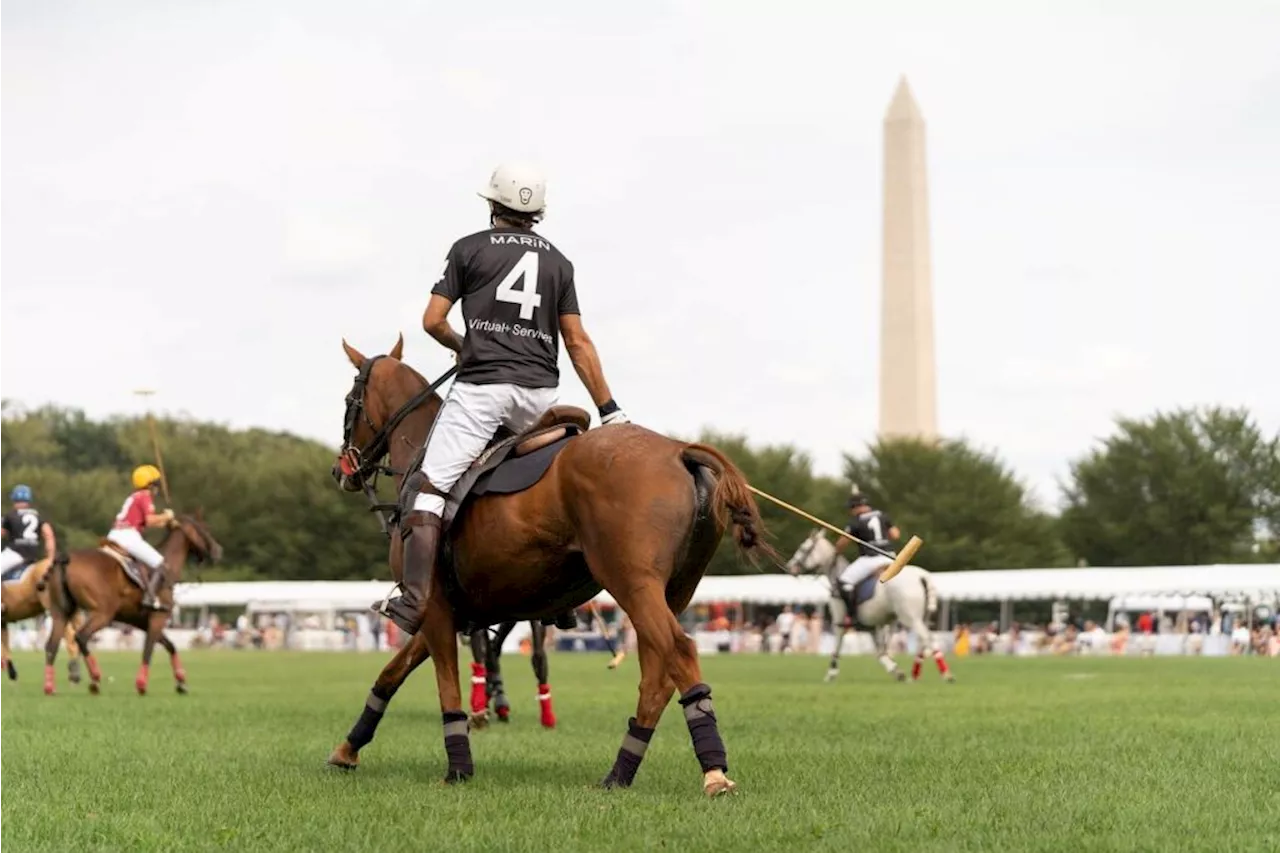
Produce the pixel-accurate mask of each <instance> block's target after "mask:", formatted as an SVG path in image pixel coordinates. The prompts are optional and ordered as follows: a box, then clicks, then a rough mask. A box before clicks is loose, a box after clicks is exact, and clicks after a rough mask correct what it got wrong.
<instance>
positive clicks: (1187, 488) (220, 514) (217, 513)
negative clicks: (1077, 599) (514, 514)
mask: <svg viewBox="0 0 1280 853" xmlns="http://www.w3.org/2000/svg"><path fill="white" fill-rule="evenodd" d="M156 428H157V432H158V435H159V442H160V446H161V452H162V453H163V457H164V467H165V471H166V475H167V478H168V481H169V487H170V491H171V493H172V496H173V500H174V504H175V506H174V509H175V510H177V511H179V512H189V511H194V510H195V509H197V508H201V509H202V510H203V512H204V515H205V518H206V520H207V521H208V522H209V524H210V526H211V527H212V529H213V531H214V533H215V535H217V536H218V538H219V540H220V541H221V542H222V544H223V546H224V548H225V554H226V556H225V560H224V564H223V565H220V566H219V567H216V568H213V569H205V570H203V571H202V573H201V577H202V578H203V579H205V580H215V579H221V580H229V579H245V580H249V579H289V580H294V579H298V580H300V579H316V580H347V579H362V578H379V579H385V578H388V577H390V572H389V569H388V568H387V565H386V555H387V543H386V539H385V538H384V537H383V536H382V535H381V534H380V533H379V529H378V524H377V519H376V517H375V516H373V515H372V514H371V513H370V512H369V511H368V507H367V503H366V501H365V499H364V497H363V496H362V495H358V494H349V493H345V492H342V491H340V490H339V489H338V488H337V486H336V484H335V483H334V481H333V480H332V478H331V477H330V474H329V470H330V466H331V465H332V464H333V460H334V451H335V449H334V448H331V447H327V446H325V445H323V444H321V443H320V442H316V441H312V440H309V439H305V438H300V437H298V436H294V435H290V434H287V433H281V432H271V431H267V430H261V429H248V430H232V429H228V428H226V427H223V426H220V425H217V424H211V423H201V422H194V421H188V420H176V419H161V420H158V421H157V422H156ZM0 430H2V433H3V434H2V436H0V452H2V454H3V488H4V496H5V497H6V498H7V497H8V493H9V490H10V489H11V488H12V487H13V485H14V484H16V483H20V482H21V483H27V484H28V485H30V486H32V487H33V488H34V489H35V492H36V505H37V506H38V507H40V508H41V510H42V511H43V512H44V513H45V514H46V515H47V517H48V518H49V520H50V521H51V522H52V523H53V524H54V525H55V528H56V530H57V532H58V537H59V541H60V543H61V544H62V546H63V547H66V548H78V547H91V546H93V545H95V544H96V543H97V541H98V539H99V538H101V537H102V536H104V535H105V534H106V532H107V530H109V529H110V526H111V522H112V519H113V518H114V516H115V514H116V512H117V511H118V510H119V508H120V504H121V502H122V501H123V500H124V497H125V495H127V494H128V492H129V473H130V472H131V471H132V469H133V467H134V466H135V465H138V464H140V463H142V462H154V459H153V458H152V457H153V453H152V449H151V440H150V435H149V432H148V428H147V424H146V421H145V420H144V419H139V418H126V417H116V418H111V419H108V420H103V421H98V420H93V419H90V418H88V417H86V416H85V414H84V413H83V412H82V411H80V410H77V409H70V408H62V407H54V406H47V407H43V408H40V409H35V410H30V411H27V410H24V409H22V408H21V407H19V406H17V405H15V404H13V403H11V402H9V401H5V403H4V406H3V421H2V426H0ZM697 440H699V441H705V442H710V443H712V444H715V445H716V446H718V447H720V448H721V449H722V450H724V451H725V453H726V454H727V455H728V456H729V457H730V458H732V459H733V460H734V461H735V462H736V463H737V464H738V465H739V466H740V467H741V468H742V469H743V472H744V473H745V474H746V476H747V478H748V480H750V481H751V483H753V484H754V485H756V486H757V487H759V488H761V489H763V490H764V491H766V492H769V493H771V494H774V495H777V496H778V497H780V498H782V499H784V500H787V501H788V502H790V503H793V504H797V505H799V506H802V507H804V508H806V509H808V510H809V511H810V512H812V513H813V514H815V515H817V516H819V517H821V518H824V519H826V520H828V521H831V522H833V523H842V521H843V519H844V518H845V517H846V509H845V501H846V499H847V497H848V495H849V491H850V487H851V484H854V483H856V484H857V485H858V486H859V488H860V489H861V490H862V491H863V492H864V493H866V494H867V495H868V496H869V498H870V499H871V502H872V503H873V504H874V505H875V506H877V507H879V508H882V509H885V510H886V511H888V512H889V514H890V515H891V517H892V518H893V520H894V521H895V523H897V524H898V526H899V527H900V528H902V531H903V536H904V538H906V537H909V536H910V535H912V534H915V535H918V536H920V537H921V538H922V539H924V540H925V542H926V543H927V545H926V549H925V550H924V551H922V552H921V555H920V557H919V558H917V562H919V563H920V564H921V565H923V566H925V567H926V568H928V569H930V570H932V571H955V570H967V569H999V568H1022V567H1054V566H1074V565H1078V564H1082V563H1084V564H1089V565H1102V566H1126V565H1188V564H1198V563H1215V562H1222V563H1230V562H1255V561H1264V562H1265V561H1280V543H1278V542H1277V535H1280V436H1270V437H1269V436H1266V435H1264V434H1263V432H1262V431H1261V430H1260V429H1259V427H1258V425H1257V424H1256V422H1255V421H1254V419H1253V418H1252V417H1251V416H1250V415H1249V413H1248V412H1247V411H1245V410H1242V409H1223V408H1208V409H1181V410H1177V411H1173V412H1167V413H1157V414H1155V415H1153V416H1151V417H1148V418H1145V419H1137V420H1130V419H1120V420H1118V421H1117V422H1116V424H1115V428H1114V431H1113V433H1112V434H1111V435H1109V436H1107V437H1106V438H1104V439H1102V440H1101V441H1100V442H1098V443H1097V445H1096V446H1094V447H1092V448H1090V449H1088V450H1087V451H1086V452H1085V453H1083V454H1082V455H1081V456H1079V457H1078V458H1076V459H1075V460H1073V461H1072V462H1071V464H1070V466H1069V473H1068V476H1067V479H1066V481H1065V482H1064V483H1062V484H1061V489H1062V509H1061V511H1060V512H1059V513H1056V514H1055V513H1050V512H1046V511H1044V510H1043V509H1041V508H1039V507H1037V506H1036V505H1035V503H1034V502H1033V501H1032V499H1031V497H1030V493H1029V490H1028V489H1027V487H1026V486H1025V485H1024V484H1023V482H1022V481H1021V480H1019V478H1018V477H1017V475H1016V474H1015V472H1014V471H1012V470H1011V469H1010V468H1009V467H1008V466H1007V465H1006V464H1005V463H1004V462H1003V461H1002V460H1001V459H1000V458H999V456H998V454H997V453H995V452H994V451H991V450H987V449H984V448H981V447H977V446H975V445H974V444H972V443H970V442H968V441H965V440H962V439H943V440H940V441H938V442H933V443H925V442H919V441H911V440H882V441H877V442H874V443H872V444H871V445H869V446H868V447H867V448H866V449H865V450H863V451H862V452H859V453H848V454H846V455H845V457H844V471H843V474H844V476H843V477H841V478H833V477H826V476H821V475H818V474H815V473H814V471H813V465H812V461H811V459H810V457H809V456H808V455H807V454H805V453H804V452H803V451H802V450H800V449H799V448H796V447H794V446H791V445H766V446H756V445H753V444H751V443H749V441H748V440H747V438H746V437H745V436H741V435H729V434H722V433H718V432H715V431H704V432H703V433H702V434H701V435H699V436H697ZM384 497H386V498H389V497H390V495H389V493H387V494H386V495H384ZM761 511H762V513H763V515H764V520H765V523H766V525H767V527H768V529H769V530H770V533H771V538H772V540H773V541H774V543H775V545H776V546H777V548H778V550H779V551H781V552H782V553H783V554H784V555H790V553H791V552H792V551H794V549H795V548H796V547H797V546H798V545H799V543H800V542H801V541H802V540H803V539H804V537H805V536H806V535H808V533H809V531H810V530H811V528H812V525H811V524H810V523H809V522H808V521H805V520H804V519H800V518H797V517H795V516H793V515H791V514H790V513H787V512H785V511H783V510H781V509H779V508H777V507H775V506H773V505H772V504H769V503H768V502H761ZM150 535H155V534H150ZM765 570H766V571H768V570H776V569H771V568H769V567H765ZM749 571H753V569H751V568H750V567H749V566H747V565H746V564H744V563H743V562H742V561H741V560H740V559H739V558H738V556H737V555H736V553H735V552H734V551H733V549H732V548H730V547H729V546H728V544H727V540H726V543H725V544H723V545H722V547H721V548H720V550H719V551H718V552H717V553H716V555H715V558H714V560H713V562H712V564H711V566H710V568H709V572H710V573H712V574H740V573H744V572H749Z"/></svg>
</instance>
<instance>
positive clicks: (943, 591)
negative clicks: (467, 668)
mask: <svg viewBox="0 0 1280 853" xmlns="http://www.w3.org/2000/svg"><path fill="white" fill-rule="evenodd" d="M933 579H934V583H935V584H936V586H937V588H938V595H939V597H940V598H942V599H945V600H949V601H1027V600H1031V599H1040V600H1068V601H1070V600H1109V599H1112V598H1115V597H1117V596H1132V595H1148V596H1153V595H1180V596H1189V595H1196V596H1210V597H1213V598H1236V597H1241V598H1249V599H1252V600H1255V601H1272V600H1277V599H1280V565H1248V564H1244V565H1213V566H1152V567H1143V568H1123V569H1099V568H1087V569H1008V570H991V571H980V572H939V573H935V574H934V575H933ZM390 590H391V584H390V582H388V581H259V582H230V583H183V584H179V585H178V588H177V589H176V590H175V595H176V598H177V602H178V605H179V606H180V607H184V608H200V607H247V606H249V605H253V608H254V609H255V610H270V609H272V608H273V607H275V608H278V609H280V610H292V609H296V608H297V605H298V603H299V602H305V603H306V604H307V605H308V607H311V608H315V607H320V606H324V607H326V608H329V609H333V610H335V611H341V610H364V609H365V608H367V607H368V606H369V604H370V603H372V602H374V601H377V600H379V599H381V598H383V597H384V596H386V594H387V593H388V592H389V591H390ZM827 595H828V592H827V581H826V579H825V578H821V577H813V576H806V577H792V576H791V575H785V574H777V575H733V576H708V577H705V578H703V579H702V583H700V584H699V585H698V589H697V590H696V591H695V592H694V595H693V603H694V604H705V603H709V602H715V601H726V602H727V601H742V602H746V603H748V604H759V605H767V606H777V605H782V604H821V603H822V602H824V601H826V599H827ZM596 601H598V602H600V603H601V604H613V603H614V602H613V598H612V597H611V596H610V595H609V594H608V593H607V592H602V593H600V594H599V595H598V596H596Z"/></svg>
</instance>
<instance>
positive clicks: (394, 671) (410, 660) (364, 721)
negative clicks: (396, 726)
mask: <svg viewBox="0 0 1280 853" xmlns="http://www.w3.org/2000/svg"><path fill="white" fill-rule="evenodd" d="M427 656H428V651H427V640H426V637H424V636H422V634H421V633H418V634H414V635H413V636H412V637H411V638H410V639H409V642H407V643H405V644H404V645H403V646H402V647H401V648H400V650H399V651H398V652H396V654H395V656H394V657H393V658H391V660H390V662H388V663H387V665H386V666H384V667H383V668H382V672H380V673H379V674H378V678H377V680H376V681H374V682H373V689H372V690H370V691H369V698H368V699H366V700H365V703H364V710H363V711H361V712H360V717H359V719H357V720H356V724H355V725H354V726H352V727H351V731H350V732H348V734H347V739H346V740H344V741H343V742H342V743H340V744H338V746H337V747H336V748H334V750H333V752H332V753H330V755H329V763H330V764H332V765H333V766H335V767H342V768H344V769H348V770H352V769H355V767H356V766H357V765H359V763H360V750H362V749H364V747H365V746H366V745H367V744H368V743H369V742H370V741H372V740H373V736H374V734H376V733H377V731H378V724H379V723H380V722H382V715H383V714H385V713H386V711H387V703H389V702H390V701H391V697H392V696H395V695H396V691H397V690H399V689H400V685H402V684H404V683H405V681H406V679H408V678H409V675H410V674H411V673H412V672H413V671H414V670H415V669H417V668H418V667H419V666H420V665H421V664H422V662H423V661H424V660H426V659H427Z"/></svg>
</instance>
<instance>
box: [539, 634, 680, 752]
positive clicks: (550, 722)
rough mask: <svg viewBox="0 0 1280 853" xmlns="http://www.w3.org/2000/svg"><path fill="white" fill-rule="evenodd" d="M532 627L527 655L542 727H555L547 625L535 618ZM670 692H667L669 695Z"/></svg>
mask: <svg viewBox="0 0 1280 853" xmlns="http://www.w3.org/2000/svg"><path fill="white" fill-rule="evenodd" d="M531 627H532V629H533V638H532V643H533V654H531V655H530V656H529V658H530V663H532V664H533V674H534V676H535V677H536V678H537V679H538V706H539V707H540V708H541V711H542V727H543V728H546V729H554V728H555V727H556V712H555V711H554V710H553V709H552V707H551V685H550V684H549V683H548V682H549V681H550V671H549V668H548V666H547V626H546V625H543V624H542V622H541V621H540V620H537V619H535V620H534V621H533V622H532V623H531ZM669 695H670V694H668V696H669Z"/></svg>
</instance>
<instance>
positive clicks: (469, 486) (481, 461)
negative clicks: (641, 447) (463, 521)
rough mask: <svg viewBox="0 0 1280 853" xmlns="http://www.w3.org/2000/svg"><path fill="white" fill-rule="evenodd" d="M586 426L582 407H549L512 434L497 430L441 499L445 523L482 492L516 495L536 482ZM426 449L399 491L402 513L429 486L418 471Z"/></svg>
mask: <svg viewBox="0 0 1280 853" xmlns="http://www.w3.org/2000/svg"><path fill="white" fill-rule="evenodd" d="M590 426H591V416H590V415H589V414H587V412H586V411H585V410H584V409H581V408H579V407H578V406H552V407H551V408H550V409H548V410H547V411H546V412H544V413H543V415H542V417H540V418H538V420H537V421H536V422H535V423H534V424H533V426H531V427H529V428H528V429H527V430H525V431H524V432H521V433H517V434H513V433H511V432H510V431H509V430H507V429H506V428H503V429H500V430H499V431H498V434H496V435H495V436H494V437H493V440H492V441H490V442H489V446H488V447H486V448H485V451H484V452H483V453H481V454H480V458H478V459H477V460H476V461H475V462H474V463H472V465H471V467H470V468H468V469H467V472H466V473H465V474H463V475H462V477H461V478H459V480H458V482H457V484H456V485H454V487H453V488H452V489H451V490H450V491H449V495H448V496H447V497H446V498H445V507H444V525H445V528H446V529H448V527H449V526H450V524H452V522H453V521H454V519H456V518H457V517H458V515H459V513H460V512H461V511H462V509H463V508H464V505H465V504H466V503H467V501H468V500H471V499H474V498H477V497H480V496H482V495H493V494H502V495H509V494H515V493H516V492H522V491H524V490H525V489H528V488H530V487H532V486H533V485H535V484H536V483H537V482H538V481H539V480H541V479H542V477H543V475H544V474H546V473H547V469H549V468H550V467H551V463H552V462H554V461H555V459H556V457H557V456H558V455H560V451H561V450H563V449H564V448H565V445H566V444H568V443H569V441H571V440H572V439H573V438H574V437H575V436H578V435H581V434H582V433H584V432H586V431H587V429H588V428H589V427H590ZM426 452H427V449H426V447H423V448H422V449H421V450H419V451H418V453H417V455H416V456H415V457H414V460H413V463H412V464H411V465H410V468H409V470H411V471H412V472H413V473H412V474H410V475H409V476H408V477H406V478H405V481H404V487H403V488H402V489H401V491H400V517H402V518H403V517H404V516H405V515H407V514H408V513H409V512H411V511H412V509H413V501H414V499H415V498H416V497H417V496H418V494H419V493H420V492H422V491H424V490H428V489H429V487H428V484H427V481H426V476H425V475H424V474H423V473H422V460H423V458H424V457H425V456H426Z"/></svg>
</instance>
